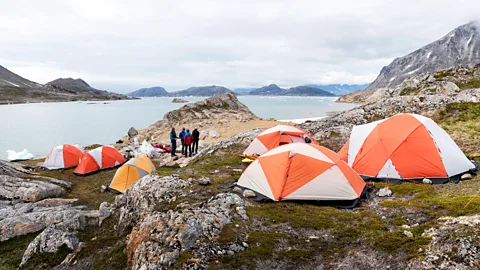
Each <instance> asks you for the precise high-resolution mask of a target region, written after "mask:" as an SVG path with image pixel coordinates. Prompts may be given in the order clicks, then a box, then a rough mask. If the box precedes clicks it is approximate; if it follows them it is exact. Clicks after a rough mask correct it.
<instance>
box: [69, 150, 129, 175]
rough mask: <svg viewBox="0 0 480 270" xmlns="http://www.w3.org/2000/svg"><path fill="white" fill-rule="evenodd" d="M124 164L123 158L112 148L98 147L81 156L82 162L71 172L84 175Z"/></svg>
mask: <svg viewBox="0 0 480 270" xmlns="http://www.w3.org/2000/svg"><path fill="white" fill-rule="evenodd" d="M124 162H125V158H124V157H123V156H122V154H120V152H118V151H117V149H115V148H114V147H113V146H110V145H106V146H100V147H98V148H95V149H93V150H90V151H88V152H86V153H85V154H83V156H82V161H81V162H80V164H79V165H78V167H77V168H76V169H75V171H74V172H73V173H74V174H76V175H85V174H89V173H92V172H96V171H99V170H101V169H107V168H113V167H115V166H118V165H120V164H123V163H124Z"/></svg>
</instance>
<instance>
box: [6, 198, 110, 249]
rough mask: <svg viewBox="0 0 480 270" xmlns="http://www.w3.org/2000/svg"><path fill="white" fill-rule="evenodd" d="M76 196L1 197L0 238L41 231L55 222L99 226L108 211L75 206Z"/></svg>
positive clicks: (69, 226) (65, 226)
mask: <svg viewBox="0 0 480 270" xmlns="http://www.w3.org/2000/svg"><path fill="white" fill-rule="evenodd" d="M76 201H77V200H76V199H45V200H41V201H38V202H35V203H23V202H16V201H0V241H5V240H8V239H10V238H13V237H15V236H19V235H25V234H29V233H32V232H37V231H41V230H43V229H44V228H46V227H48V226H51V225H55V227H56V228H58V229H64V230H83V229H84V228H85V226H87V225H94V226H98V225H99V224H100V220H101V219H104V218H105V217H106V216H105V215H106V214H105V211H102V212H100V211H98V210H88V208H87V207H86V206H74V205H72V204H73V203H74V202H76Z"/></svg>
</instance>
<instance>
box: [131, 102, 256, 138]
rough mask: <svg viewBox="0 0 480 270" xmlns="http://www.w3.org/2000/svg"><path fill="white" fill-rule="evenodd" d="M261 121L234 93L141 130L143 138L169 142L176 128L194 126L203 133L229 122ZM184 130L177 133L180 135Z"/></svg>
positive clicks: (192, 105) (189, 106)
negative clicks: (170, 134) (170, 135)
mask: <svg viewBox="0 0 480 270" xmlns="http://www.w3.org/2000/svg"><path fill="white" fill-rule="evenodd" d="M254 119H258V118H257V116H255V114H253V113H252V112H251V111H250V109H248V107H247V106H245V105H244V104H243V103H241V102H240V101H239V100H238V98H237V97H236V96H235V94H233V93H225V94H221V95H218V96H214V97H211V98H208V99H205V100H201V101H197V102H195V103H188V104H185V105H183V106H182V107H181V108H180V109H178V110H174V111H171V112H168V113H166V114H165V116H164V117H163V119H162V120H160V121H158V122H156V123H155V124H153V125H151V126H149V127H147V128H146V129H143V130H140V131H139V133H140V137H141V139H147V140H149V141H162V140H163V141H165V140H166V139H167V138H168V134H169V132H170V130H171V128H172V127H177V128H180V127H184V126H186V127H191V128H192V129H193V128H194V127H197V128H200V129H202V130H205V129H212V128H214V127H215V126H218V125H219V124H220V125H222V124H223V125H225V124H226V123H227V122H237V121H238V122H241V121H243V122H246V121H251V120H254ZM179 132H180V130H177V134H178V133H179Z"/></svg>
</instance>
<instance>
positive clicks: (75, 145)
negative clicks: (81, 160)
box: [72, 144, 85, 153]
mask: <svg viewBox="0 0 480 270" xmlns="http://www.w3.org/2000/svg"><path fill="white" fill-rule="evenodd" d="M72 146H74V147H75V148H77V149H78V150H80V151H82V153H84V152H85V150H83V147H82V146H80V145H79V144H72Z"/></svg>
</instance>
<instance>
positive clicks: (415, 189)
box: [376, 182, 434, 197]
mask: <svg viewBox="0 0 480 270" xmlns="http://www.w3.org/2000/svg"><path fill="white" fill-rule="evenodd" d="M376 186H377V187H378V188H384V187H386V186H387V185H386V184H385V183H376ZM389 188H390V189H391V190H392V191H393V193H394V194H395V196H397V197H404V196H407V195H413V194H416V193H419V192H434V188H433V187H432V186H431V185H424V184H418V183H408V182H405V183H402V184H399V185H389Z"/></svg>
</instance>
